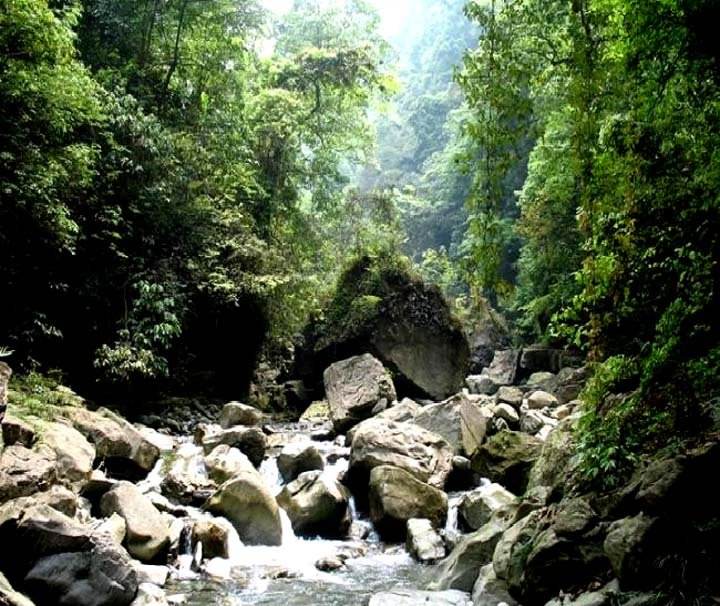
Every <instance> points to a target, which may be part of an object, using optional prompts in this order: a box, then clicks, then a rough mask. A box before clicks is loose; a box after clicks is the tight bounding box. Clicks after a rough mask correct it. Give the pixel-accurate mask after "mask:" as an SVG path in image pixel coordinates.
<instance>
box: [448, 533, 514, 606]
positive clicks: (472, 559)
mask: <svg viewBox="0 0 720 606" xmlns="http://www.w3.org/2000/svg"><path fill="white" fill-rule="evenodd" d="M502 533H503V529H502V528H501V527H500V526H496V525H495V524H486V525H485V526H483V527H482V528H481V529H480V530H477V531H476V532H474V533H472V534H469V535H466V536H464V537H463V538H462V539H460V541H459V542H458V544H457V545H456V546H455V548H454V549H453V550H452V552H451V553H450V555H449V556H448V557H447V558H446V559H445V560H444V561H443V562H442V563H441V564H440V567H439V568H438V571H437V576H436V581H435V586H436V587H437V588H438V589H459V590H461V591H468V592H470V591H472V590H473V586H474V585H475V581H476V580H477V578H478V574H479V571H480V569H481V568H482V567H483V566H485V565H486V564H488V563H489V562H491V561H492V558H493V552H494V550H495V546H496V545H497V543H498V541H499V540H500V537H501V536H502Z"/></svg>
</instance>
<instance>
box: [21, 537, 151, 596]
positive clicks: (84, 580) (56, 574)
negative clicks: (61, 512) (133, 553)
mask: <svg viewBox="0 0 720 606" xmlns="http://www.w3.org/2000/svg"><path fill="white" fill-rule="evenodd" d="M24 584H25V586H26V587H27V591H28V594H29V595H30V596H31V597H32V598H33V599H34V600H35V601H36V602H37V603H38V604H67V605H68V606H127V605H128V604H130V603H131V602H132V601H133V599H134V598H135V596H136V594H137V590H138V583H137V575H136V573H135V570H134V568H133V566H132V564H131V561H130V558H128V557H127V554H126V553H125V552H124V550H122V549H121V548H118V547H115V546H112V545H110V544H105V543H100V544H98V545H95V546H94V547H93V548H92V550H89V551H82V552H68V553H58V554H54V555H50V556H47V557H44V558H41V559H40V560H38V561H37V563H36V564H35V565H34V566H33V567H32V569H31V570H30V572H29V573H28V575H27V576H26V578H25V583H24Z"/></svg>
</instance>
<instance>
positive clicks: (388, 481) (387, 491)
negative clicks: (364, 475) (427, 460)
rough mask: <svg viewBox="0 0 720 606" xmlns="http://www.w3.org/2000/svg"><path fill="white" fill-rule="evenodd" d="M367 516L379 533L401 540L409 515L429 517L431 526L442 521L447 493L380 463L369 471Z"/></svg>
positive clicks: (402, 471) (438, 524)
mask: <svg viewBox="0 0 720 606" xmlns="http://www.w3.org/2000/svg"><path fill="white" fill-rule="evenodd" d="M369 502H370V518H371V519H372V521H373V523H374V524H375V528H376V529H377V531H378V532H379V533H380V535H381V536H383V537H385V538H387V539H391V540H403V539H404V538H405V533H406V531H407V521H408V520H411V519H412V518H425V519H428V520H430V522H431V523H432V525H433V526H434V527H435V528H441V527H442V526H443V524H444V523H445V519H446V518H447V511H448V499H447V495H446V494H445V493H444V492H442V491H441V490H438V489H437V488H434V487H433V486H430V485H429V484H425V483H423V482H421V481H420V480H418V479H416V478H415V477H413V476H412V475H411V474H410V473H408V472H407V471H405V470H403V469H400V468H397V467H391V466H389V465H382V466H380V467H375V468H374V469H373V470H372V473H371V474H370V488H369Z"/></svg>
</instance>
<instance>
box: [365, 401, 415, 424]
mask: <svg viewBox="0 0 720 606" xmlns="http://www.w3.org/2000/svg"><path fill="white" fill-rule="evenodd" d="M421 410H422V407H421V406H420V404H418V403H417V402H415V401H414V400H411V399H410V398H404V399H403V400H402V402H399V403H397V404H395V406H391V407H390V408H388V409H387V410H383V411H382V412H381V413H379V414H377V415H375V417H376V418H378V419H386V420H388V421H395V422H396V423H403V422H406V421H412V420H413V419H414V418H415V416H416V415H417V414H418V413H419V412H420V411H421Z"/></svg>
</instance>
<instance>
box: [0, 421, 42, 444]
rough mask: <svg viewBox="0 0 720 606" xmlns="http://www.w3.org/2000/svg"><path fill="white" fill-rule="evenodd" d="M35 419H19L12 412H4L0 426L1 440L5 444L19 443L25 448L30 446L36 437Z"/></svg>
mask: <svg viewBox="0 0 720 606" xmlns="http://www.w3.org/2000/svg"><path fill="white" fill-rule="evenodd" d="M36 421H37V420H35V419H33V420H32V422H31V421H30V420H28V419H21V418H20V417H16V416H15V415H13V414H6V415H5V417H4V418H3V420H2V422H1V423H0V426H1V427H2V441H3V444H5V446H12V445H13V444H19V445H20V446H25V448H31V447H32V445H33V444H34V443H35V440H36V439H37V427H36V424H37V423H36Z"/></svg>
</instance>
